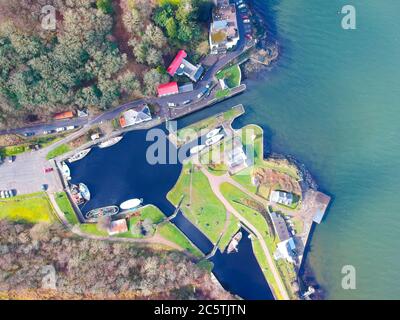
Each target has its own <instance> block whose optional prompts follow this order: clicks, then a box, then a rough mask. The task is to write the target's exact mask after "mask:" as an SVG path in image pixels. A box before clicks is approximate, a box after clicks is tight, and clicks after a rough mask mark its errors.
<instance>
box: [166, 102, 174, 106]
mask: <svg viewBox="0 0 400 320" xmlns="http://www.w3.org/2000/svg"><path fill="white" fill-rule="evenodd" d="M168 107H176V104H175V103H173V102H168Z"/></svg>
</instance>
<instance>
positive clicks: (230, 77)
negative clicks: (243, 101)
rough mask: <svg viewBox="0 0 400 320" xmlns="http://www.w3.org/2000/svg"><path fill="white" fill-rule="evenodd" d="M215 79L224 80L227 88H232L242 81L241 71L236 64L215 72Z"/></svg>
mask: <svg viewBox="0 0 400 320" xmlns="http://www.w3.org/2000/svg"><path fill="white" fill-rule="evenodd" d="M216 77H217V79H219V80H222V79H223V80H224V81H225V84H226V85H227V86H228V88H230V89H232V88H235V87H238V86H240V83H241V81H242V73H241V71H240V67H239V66H238V65H234V66H231V67H228V68H225V69H223V70H221V71H219V72H218V73H217V74H216Z"/></svg>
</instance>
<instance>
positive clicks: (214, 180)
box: [201, 167, 289, 300]
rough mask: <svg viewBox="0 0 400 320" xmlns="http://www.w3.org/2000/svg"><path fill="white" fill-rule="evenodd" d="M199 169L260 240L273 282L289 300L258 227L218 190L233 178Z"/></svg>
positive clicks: (283, 296) (227, 206)
mask: <svg viewBox="0 0 400 320" xmlns="http://www.w3.org/2000/svg"><path fill="white" fill-rule="evenodd" d="M201 171H202V172H203V173H204V174H205V175H206V177H207V178H208V181H209V182H210V186H211V189H212V191H213V192H214V194H215V195H216V196H217V197H218V199H219V200H220V201H221V202H222V203H223V205H224V206H225V208H226V209H227V210H228V211H229V212H231V213H232V214H233V215H235V216H236V217H237V218H238V219H239V220H240V221H241V222H243V223H244V224H245V225H246V226H247V227H248V228H249V229H250V230H251V231H252V232H253V233H254V234H255V235H256V237H257V238H258V240H259V241H260V244H261V247H262V250H263V251H264V254H265V257H266V258H267V262H268V266H269V269H270V270H271V272H272V275H273V276H274V278H275V282H276V283H277V285H278V288H279V291H280V293H281V296H282V298H283V299H284V300H289V296H288V294H287V291H286V288H285V286H284V284H283V282H282V279H281V276H280V274H279V272H278V270H277V269H276V266H275V263H274V260H273V259H272V256H271V253H270V252H269V250H268V247H267V245H266V243H265V241H264V238H263V236H262V235H261V233H260V232H259V231H258V229H257V228H256V227H255V226H254V225H252V224H251V223H250V222H249V221H248V220H247V219H246V218H244V217H243V216H242V215H241V214H240V213H239V212H238V211H237V210H236V209H235V208H234V207H233V206H232V205H231V204H230V203H229V201H228V200H226V198H225V197H224V196H223V194H222V193H221V191H220V185H221V184H222V183H224V182H227V183H232V181H233V179H232V178H231V177H230V176H228V175H224V176H214V175H212V174H211V173H209V172H208V171H207V170H206V169H205V168H204V167H201Z"/></svg>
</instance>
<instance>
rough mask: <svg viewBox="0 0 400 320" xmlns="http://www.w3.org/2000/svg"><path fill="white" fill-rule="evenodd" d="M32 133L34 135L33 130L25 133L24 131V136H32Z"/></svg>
mask: <svg viewBox="0 0 400 320" xmlns="http://www.w3.org/2000/svg"><path fill="white" fill-rule="evenodd" d="M34 135H35V133H34V132H25V133H24V136H25V137H32V136H34Z"/></svg>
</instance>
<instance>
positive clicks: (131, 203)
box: [119, 199, 143, 210]
mask: <svg viewBox="0 0 400 320" xmlns="http://www.w3.org/2000/svg"><path fill="white" fill-rule="evenodd" d="M142 202H143V199H130V200H127V201H124V202H122V203H121V204H120V206H119V207H120V208H121V209H122V210H129V209H135V208H137V207H139V206H140V205H141V204H142Z"/></svg>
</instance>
